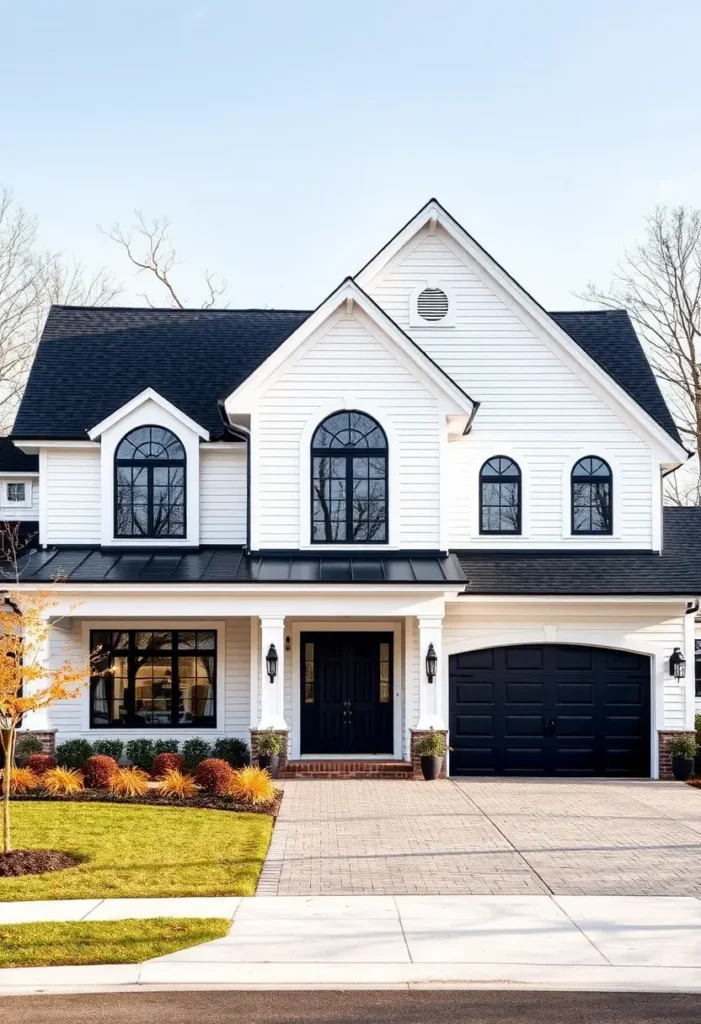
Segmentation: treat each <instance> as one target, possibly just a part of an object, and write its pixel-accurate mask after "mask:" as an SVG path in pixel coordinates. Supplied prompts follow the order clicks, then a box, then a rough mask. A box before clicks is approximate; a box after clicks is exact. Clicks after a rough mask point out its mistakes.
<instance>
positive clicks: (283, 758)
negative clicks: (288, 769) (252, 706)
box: [251, 729, 287, 777]
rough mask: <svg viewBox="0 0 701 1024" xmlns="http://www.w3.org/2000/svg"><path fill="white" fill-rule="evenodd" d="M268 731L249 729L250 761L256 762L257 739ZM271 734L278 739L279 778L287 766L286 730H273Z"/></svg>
mask: <svg viewBox="0 0 701 1024" xmlns="http://www.w3.org/2000/svg"><path fill="white" fill-rule="evenodd" d="M268 731H269V730H268V729H251V761H252V762H255V761H257V760H258V737H259V736H260V735H261V734H262V733H268ZM273 732H274V733H275V734H276V735H277V736H279V737H280V776H281V777H282V774H283V772H284V770H285V765H286V764H287V730H286V729H273Z"/></svg>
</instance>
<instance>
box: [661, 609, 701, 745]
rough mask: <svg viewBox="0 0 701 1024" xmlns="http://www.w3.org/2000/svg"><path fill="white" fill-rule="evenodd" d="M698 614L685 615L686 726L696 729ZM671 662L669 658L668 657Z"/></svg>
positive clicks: (689, 728)
mask: <svg viewBox="0 0 701 1024" xmlns="http://www.w3.org/2000/svg"><path fill="white" fill-rule="evenodd" d="M695 619H696V616H695V615H694V613H693V612H687V613H686V615H685V616H684V657H685V658H686V680H685V681H686V692H685V694H684V697H685V703H686V706H685V709H684V727H685V728H686V729H687V730H688V731H689V732H693V731H694V716H695V712H696V622H695ZM666 660H667V664H669V658H667V659H666Z"/></svg>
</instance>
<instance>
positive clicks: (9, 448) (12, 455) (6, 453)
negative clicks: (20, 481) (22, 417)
mask: <svg viewBox="0 0 701 1024" xmlns="http://www.w3.org/2000/svg"><path fill="white" fill-rule="evenodd" d="M3 472H4V473H38V472H39V456H38V455H25V454H24V452H22V451H20V450H19V448H17V447H16V446H15V445H14V444H13V443H12V441H11V440H10V439H9V437H0V474H1V473H3Z"/></svg>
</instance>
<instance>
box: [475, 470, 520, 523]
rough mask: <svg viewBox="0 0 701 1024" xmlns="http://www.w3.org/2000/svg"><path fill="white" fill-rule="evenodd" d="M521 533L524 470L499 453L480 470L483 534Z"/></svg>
mask: <svg viewBox="0 0 701 1024" xmlns="http://www.w3.org/2000/svg"><path fill="white" fill-rule="evenodd" d="M520 532H521V470H520V469H519V468H518V466H517V465H516V463H515V462H514V461H513V459H507V458H506V456H504V455H495V456H494V458H491V459H488V460H487V462H485V464H484V465H483V466H482V469H481V470H480V533H520Z"/></svg>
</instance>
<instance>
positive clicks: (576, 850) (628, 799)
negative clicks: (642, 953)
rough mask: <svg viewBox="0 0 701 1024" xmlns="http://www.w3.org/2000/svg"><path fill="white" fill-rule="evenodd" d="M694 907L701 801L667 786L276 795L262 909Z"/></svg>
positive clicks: (445, 787) (570, 783) (323, 785)
mask: <svg viewBox="0 0 701 1024" xmlns="http://www.w3.org/2000/svg"><path fill="white" fill-rule="evenodd" d="M549 892H550V893H554V894H556V895H564V894H587V895H594V894H596V895H640V896H646V895H658V896H701V790H698V789H692V788H691V787H689V786H684V785H682V784H680V783H674V782H649V781H615V782H612V781H609V780H606V781H603V780H602V781H598V780H597V781H594V780H592V781H589V780H587V781H578V780H559V779H558V780H546V781H543V780H515V779H508V780H492V779H484V780H483V779H462V780H455V781H452V780H451V781H443V782H433V783H423V782H404V781H401V782H400V781H397V782H394V781H381V780H377V781H364V780H363V781H361V780H349V781H328V780H319V781H314V780H299V781H289V782H287V783H286V784H285V796H284V799H283V802H282V808H281V813H280V817H279V818H278V821H277V825H276V827H275V831H274V833H273V840H272V843H271V846H270V851H269V853H268V857H267V860H266V863H265V867H264V869H263V874H262V876H261V881H260V885H259V887H258V894H259V895H271V894H275V895H281V896H300V895H302V896H303V895H317V894H318V895H326V894H329V895H330V894H360V893H365V894H368V893H390V894H401V893H429V894H430V893H435V894H451V893H462V894H486V893H498V894H502V895H521V894H524V893H549Z"/></svg>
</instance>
